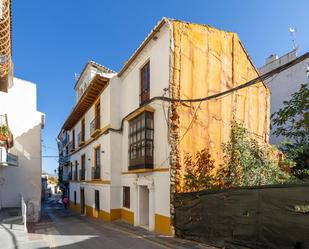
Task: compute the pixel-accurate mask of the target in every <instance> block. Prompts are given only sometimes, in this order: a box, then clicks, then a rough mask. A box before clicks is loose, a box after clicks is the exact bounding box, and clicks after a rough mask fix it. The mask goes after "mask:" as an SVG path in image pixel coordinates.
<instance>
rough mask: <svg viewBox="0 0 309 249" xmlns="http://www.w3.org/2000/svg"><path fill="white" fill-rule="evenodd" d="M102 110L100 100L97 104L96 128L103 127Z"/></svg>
mask: <svg viewBox="0 0 309 249" xmlns="http://www.w3.org/2000/svg"><path fill="white" fill-rule="evenodd" d="M100 110H101V105H100V102H98V103H97V104H96V106H95V119H96V120H95V129H100V128H101V122H100V121H101V117H100Z"/></svg>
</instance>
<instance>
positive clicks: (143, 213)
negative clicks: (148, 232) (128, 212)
mask: <svg viewBox="0 0 309 249" xmlns="http://www.w3.org/2000/svg"><path fill="white" fill-rule="evenodd" d="M139 223H140V226H142V227H148V226H149V189H148V187H147V186H139Z"/></svg>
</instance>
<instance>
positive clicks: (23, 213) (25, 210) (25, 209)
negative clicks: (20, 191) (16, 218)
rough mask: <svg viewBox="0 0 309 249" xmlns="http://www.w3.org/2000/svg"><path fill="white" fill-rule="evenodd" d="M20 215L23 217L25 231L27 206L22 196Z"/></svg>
mask: <svg viewBox="0 0 309 249" xmlns="http://www.w3.org/2000/svg"><path fill="white" fill-rule="evenodd" d="M21 214H22V217H23V224H24V229H25V231H27V204H26V202H25V200H24V197H23V196H21Z"/></svg>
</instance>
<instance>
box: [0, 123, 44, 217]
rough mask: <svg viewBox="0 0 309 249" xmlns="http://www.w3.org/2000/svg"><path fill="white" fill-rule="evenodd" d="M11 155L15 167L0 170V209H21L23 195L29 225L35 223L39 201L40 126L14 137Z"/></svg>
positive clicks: (38, 211) (38, 210)
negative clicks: (0, 181)
mask: <svg viewBox="0 0 309 249" xmlns="http://www.w3.org/2000/svg"><path fill="white" fill-rule="evenodd" d="M10 152H11V153H12V154H14V155H17V156H18V166H17V167H15V166H9V167H5V168H3V169H2V172H3V175H2V176H1V177H2V178H3V179H4V181H3V182H4V183H3V185H2V186H1V190H0V191H1V203H2V206H3V207H20V205H21V195H22V196H23V197H24V200H25V202H26V203H27V210H28V212H27V219H28V221H33V222H36V221H38V219H39V216H40V199H41V124H37V125H35V126H33V128H31V129H29V130H28V131H26V132H24V133H22V134H21V135H20V136H18V137H15V139H14V147H13V148H11V149H10Z"/></svg>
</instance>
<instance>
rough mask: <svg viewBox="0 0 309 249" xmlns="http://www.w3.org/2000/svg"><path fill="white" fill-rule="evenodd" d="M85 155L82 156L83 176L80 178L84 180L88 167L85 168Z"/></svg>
mask: <svg viewBox="0 0 309 249" xmlns="http://www.w3.org/2000/svg"><path fill="white" fill-rule="evenodd" d="M85 163H86V161H85V155H82V156H81V176H80V179H81V180H82V181H83V180H85V177H86V168H85Z"/></svg>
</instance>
